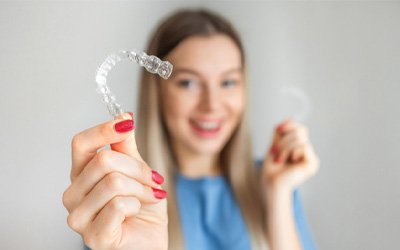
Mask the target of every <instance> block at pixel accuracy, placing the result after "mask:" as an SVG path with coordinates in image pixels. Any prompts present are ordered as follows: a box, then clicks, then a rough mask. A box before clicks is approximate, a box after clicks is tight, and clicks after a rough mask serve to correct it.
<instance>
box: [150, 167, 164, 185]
mask: <svg viewBox="0 0 400 250" xmlns="http://www.w3.org/2000/svg"><path fill="white" fill-rule="evenodd" d="M151 177H152V179H153V181H154V182H155V183H157V184H162V183H163V182H164V177H162V176H161V175H160V174H159V173H158V172H157V171H154V170H152V171H151Z"/></svg>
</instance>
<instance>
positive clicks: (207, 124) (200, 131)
mask: <svg viewBox="0 0 400 250" xmlns="http://www.w3.org/2000/svg"><path fill="white" fill-rule="evenodd" d="M190 126H191V128H192V130H193V131H194V132H195V133H196V135H197V136H199V137H200V138H215V137H217V136H218V135H219V133H220V131H221V127H222V120H190Z"/></svg>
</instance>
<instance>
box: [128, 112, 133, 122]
mask: <svg viewBox="0 0 400 250" xmlns="http://www.w3.org/2000/svg"><path fill="white" fill-rule="evenodd" d="M128 114H130V115H131V117H132V120H133V112H128Z"/></svg>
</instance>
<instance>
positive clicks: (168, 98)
mask: <svg viewBox="0 0 400 250" xmlns="http://www.w3.org/2000/svg"><path fill="white" fill-rule="evenodd" d="M192 102H193V100H190V99H183V98H182V97H180V98H178V97H177V96H175V95H174V94H173V93H168V92H166V93H165V95H163V97H162V102H161V105H162V107H161V112H162V114H163V116H164V119H165V121H166V122H167V125H168V127H169V128H171V127H177V126H179V123H180V122H182V121H185V120H186V119H187V117H189V115H190V114H191V111H192V106H193V104H192Z"/></svg>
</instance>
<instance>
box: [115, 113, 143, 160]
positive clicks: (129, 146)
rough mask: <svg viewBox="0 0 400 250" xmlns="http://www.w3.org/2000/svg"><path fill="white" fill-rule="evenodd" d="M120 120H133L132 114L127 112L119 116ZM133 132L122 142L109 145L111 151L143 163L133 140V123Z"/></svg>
mask: <svg viewBox="0 0 400 250" xmlns="http://www.w3.org/2000/svg"><path fill="white" fill-rule="evenodd" d="M121 118H125V119H132V120H134V119H133V113H131V112H128V113H124V114H122V115H121ZM133 124H134V125H133V130H132V131H131V132H130V135H129V136H128V137H127V138H126V139H125V140H124V141H120V142H117V143H113V144H111V149H112V150H114V151H117V152H120V153H123V154H126V155H129V156H131V157H134V158H136V159H137V160H140V161H143V159H142V157H141V156H140V154H139V151H138V148H137V145H136V139H135V122H134V123H133Z"/></svg>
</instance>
